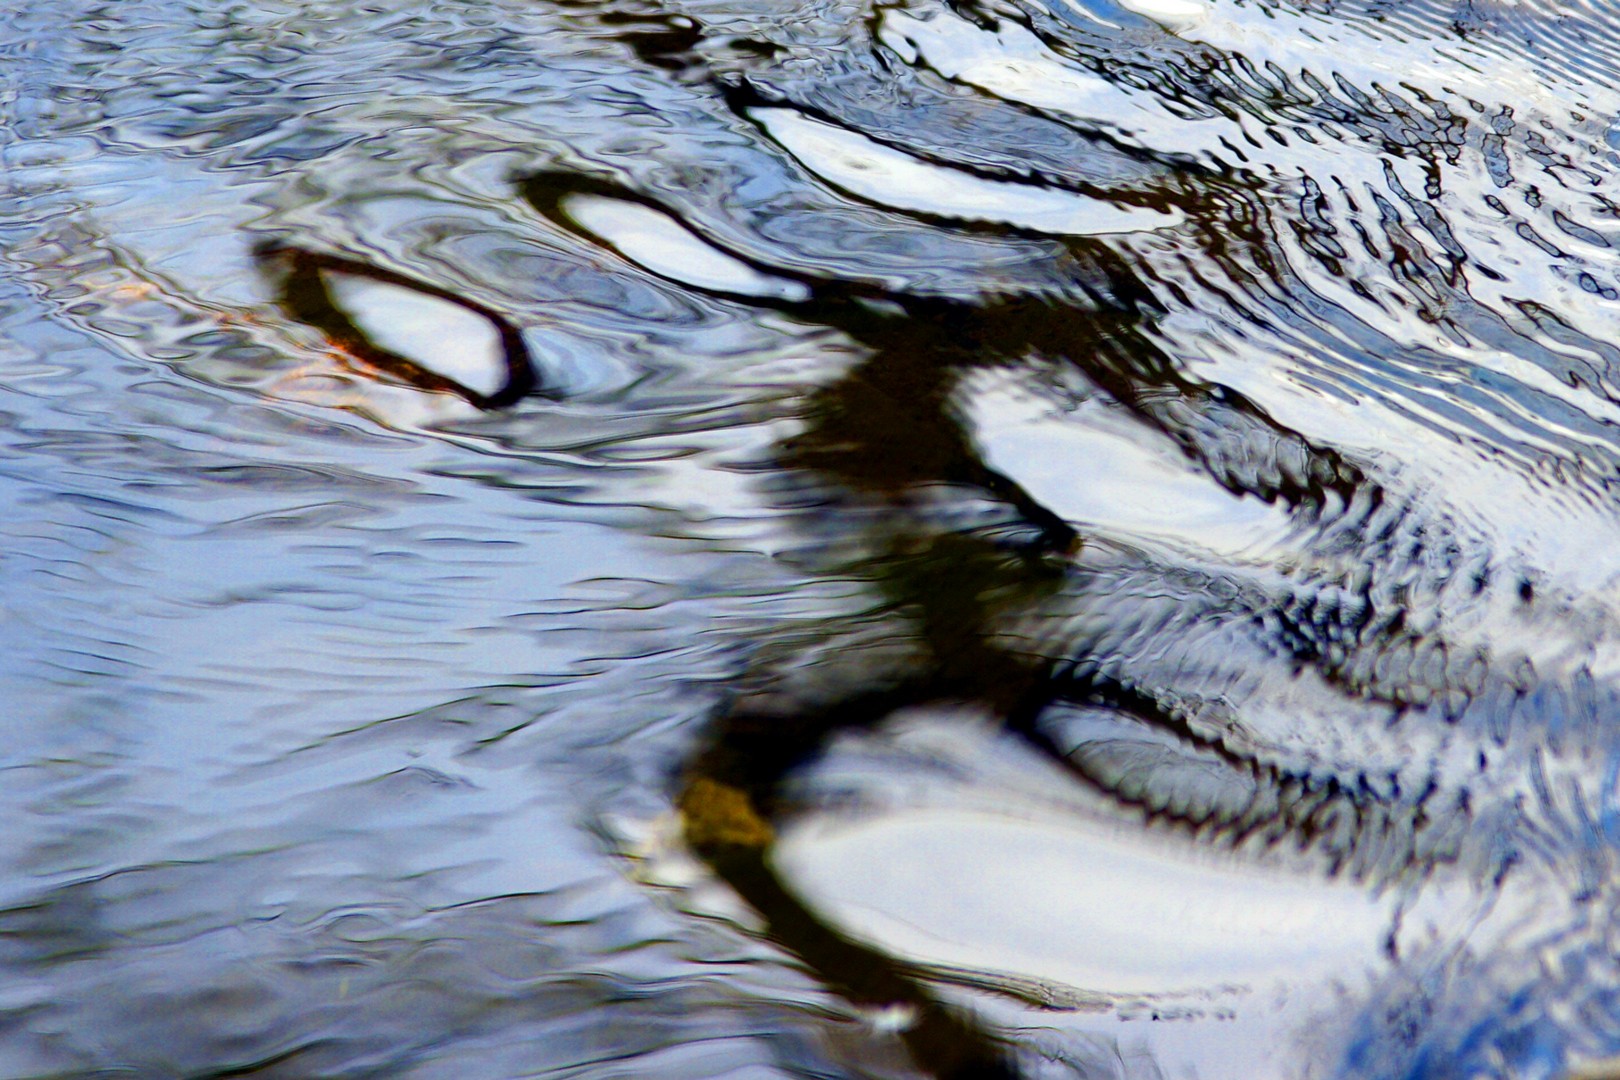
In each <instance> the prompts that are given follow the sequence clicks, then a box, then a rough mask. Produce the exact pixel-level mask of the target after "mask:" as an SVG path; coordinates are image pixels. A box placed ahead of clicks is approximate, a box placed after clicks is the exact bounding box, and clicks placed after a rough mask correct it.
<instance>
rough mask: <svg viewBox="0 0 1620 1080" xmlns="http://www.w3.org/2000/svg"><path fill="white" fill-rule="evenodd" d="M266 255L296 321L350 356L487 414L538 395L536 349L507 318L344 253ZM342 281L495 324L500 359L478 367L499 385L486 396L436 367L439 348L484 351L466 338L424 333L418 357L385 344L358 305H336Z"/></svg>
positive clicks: (268, 251) (271, 249) (280, 251)
mask: <svg viewBox="0 0 1620 1080" xmlns="http://www.w3.org/2000/svg"><path fill="white" fill-rule="evenodd" d="M259 256H260V258H261V259H262V260H263V262H264V264H265V266H266V268H267V269H269V270H270V271H272V272H274V273H277V274H278V276H279V277H280V300H281V304H282V306H283V307H284V308H286V310H287V313H288V314H289V315H291V316H292V317H293V318H295V319H299V320H300V321H302V322H305V323H308V324H309V325H310V326H313V327H314V328H316V329H317V330H320V331H321V332H322V333H323V334H325V335H326V336H327V337H328V339H330V340H331V342H332V343H333V344H334V345H336V346H337V347H338V348H340V349H342V350H343V351H344V352H345V353H347V354H348V355H350V356H352V357H354V358H355V359H357V360H359V361H361V362H362V363H365V364H369V365H370V366H371V367H373V368H376V369H377V370H378V371H381V372H384V373H386V374H389V375H391V376H393V377H395V378H398V379H402V380H404V381H405V382H407V383H409V384H410V385H412V386H416V387H419V388H421V389H423V390H427V391H430V392H434V393H448V394H455V395H456V396H457V397H460V398H463V399H464V400H466V401H467V402H469V403H470V404H472V405H476V406H477V407H478V408H480V409H499V408H504V407H505V406H507V405H510V404H512V403H513V402H515V401H518V400H520V399H522V398H523V397H524V396H526V395H528V394H529V393H532V392H533V391H534V390H535V389H536V378H535V369H534V362H533V360H532V359H531V358H530V356H529V350H528V346H526V345H525V344H524V343H523V334H522V333H521V332H520V331H519V330H518V328H517V327H515V326H513V325H512V324H511V323H510V322H509V321H507V319H506V318H505V317H503V316H502V315H500V314H499V313H498V312H495V311H491V310H490V309H489V308H487V307H484V306H483V305H482V304H478V303H475V302H474V301H472V300H469V299H467V298H466V297H464V296H457V295H455V294H454V293H451V292H449V291H447V290H445V289H441V288H438V287H436V286H433V285H429V284H427V283H426V282H422V281H415V280H413V279H411V278H408V277H406V276H405V275H403V274H397V273H394V272H393V271H391V270H385V269H383V268H382V267H379V266H372V265H370V264H367V263H362V262H359V261H357V260H354V259H348V258H344V257H342V256H338V255H324V254H320V253H317V252H313V251H302V250H299V249H297V248H292V247H286V246H281V245H267V246H264V247H261V248H260V249H259ZM342 278H352V279H355V280H356V281H358V282H362V283H364V282H375V283H378V284H381V285H387V286H395V287H397V288H400V289H404V290H406V291H407V292H408V293H412V294H415V295H417V296H419V297H422V298H427V299H432V300H439V301H443V302H445V303H447V304H451V305H453V306H454V307H455V308H459V309H461V310H463V311H466V312H468V313H469V314H471V315H475V316H477V317H478V318H480V319H483V320H484V321H486V322H487V323H489V324H490V326H491V327H492V328H493V330H494V332H495V335H496V349H497V351H498V353H499V355H498V356H490V357H482V358H479V357H475V358H474V362H475V364H479V365H480V366H483V367H486V368H490V369H492V370H493V371H494V373H495V375H496V377H495V378H494V379H493V380H492V382H493V385H492V387H491V388H490V389H488V390H480V389H477V388H475V387H473V386H469V385H468V384H467V383H465V382H462V381H461V380H459V379H456V378H454V377H452V376H450V375H447V374H445V373H443V372H441V371H439V370H436V369H435V368H434V366H433V365H434V363H435V362H440V363H442V362H443V361H444V360H445V359H446V358H444V357H434V356H432V355H431V354H432V353H433V352H434V351H435V350H439V351H441V352H442V351H450V350H462V349H470V348H476V344H475V343H472V344H469V343H468V342H467V341H466V340H465V335H463V336H462V337H460V338H458V337H455V336H453V335H445V336H444V337H443V338H442V339H433V338H430V337H428V336H427V335H422V336H421V337H420V338H419V339H418V340H416V341H415V342H413V343H412V344H413V345H415V346H416V347H417V348H419V349H420V350H421V352H420V353H419V354H418V355H417V356H415V357H412V356H407V355H404V354H403V353H402V352H401V351H396V350H395V349H389V348H385V347H383V346H382V345H379V344H378V343H377V342H376V340H375V336H374V334H372V333H368V332H367V331H366V330H363V329H361V327H360V325H359V321H360V320H361V318H362V316H361V315H360V314H359V313H358V312H357V311H356V310H354V308H353V307H352V306H351V305H346V304H344V303H342V302H341V301H338V300H336V299H334V297H333V294H332V286H333V283H334V280H337V279H342ZM362 303H363V300H362ZM377 317H378V318H380V319H384V320H386V319H389V318H391V317H394V314H393V313H390V312H387V311H384V312H382V313H380V314H379V315H378V316H377ZM404 347H405V346H403V345H402V346H400V347H399V348H401V349H402V348H404ZM423 354H427V355H423Z"/></svg>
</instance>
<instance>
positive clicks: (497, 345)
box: [320, 269, 508, 395]
mask: <svg viewBox="0 0 1620 1080" xmlns="http://www.w3.org/2000/svg"><path fill="white" fill-rule="evenodd" d="M320 275H321V283H322V284H323V285H325V286H326V291H327V293H328V294H329V295H330V296H331V297H332V302H333V303H334V304H336V305H337V307H338V309H339V310H341V311H342V312H343V314H344V315H345V316H347V317H348V319H349V321H350V322H352V323H354V325H355V327H356V328H357V329H358V330H359V331H360V332H361V333H362V334H364V335H365V336H366V337H367V338H368V339H369V340H370V341H371V343H372V344H373V345H376V346H377V347H379V348H382V349H386V350H388V351H389V352H391V353H394V354H395V355H398V356H403V357H404V358H405V359H407V360H410V361H411V362H412V363H415V364H419V365H421V366H422V367H424V368H426V369H427V370H429V371H432V372H434V373H435V374H438V375H442V376H444V377H445V378H447V379H453V380H455V381H456V382H458V383H460V384H461V385H462V386H465V387H467V388H468V389H470V390H473V391H475V392H477V393H480V394H485V395H489V394H495V393H497V392H498V391H500V390H501V388H502V387H504V386H505V385H506V381H507V375H508V372H507V365H506V348H505V346H504V345H503V344H502V342H501V335H500V332H499V331H498V330H497V329H496V328H495V324H494V323H492V322H490V321H489V320H488V319H486V318H485V317H484V316H482V315H480V314H478V313H477V312H475V311H472V310H470V309H468V308H465V307H462V306H461V305H460V304H457V303H455V302H453V301H450V300H445V299H442V298H440V297H437V296H429V295H428V294H426V293H423V292H418V291H417V290H416V289H412V288H408V287H407V286H404V285H394V284H390V283H388V282H385V281H377V280H375V279H374V278H368V277H363V276H361V275H359V274H345V273H343V272H341V271H337V270H325V269H323V270H321V271H320Z"/></svg>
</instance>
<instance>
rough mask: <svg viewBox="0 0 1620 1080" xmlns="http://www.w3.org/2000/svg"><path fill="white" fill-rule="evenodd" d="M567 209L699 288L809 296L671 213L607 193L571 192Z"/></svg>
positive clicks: (640, 259)
mask: <svg viewBox="0 0 1620 1080" xmlns="http://www.w3.org/2000/svg"><path fill="white" fill-rule="evenodd" d="M563 209H564V210H566V211H567V212H568V214H569V215H570V216H571V217H572V218H573V219H574V220H575V221H577V222H579V223H580V224H581V225H583V226H584V227H585V228H586V229H589V230H590V231H591V232H593V233H595V234H596V235H597V236H599V237H601V238H602V239H603V240H606V241H608V242H609V243H611V244H613V245H614V246H615V247H617V248H618V249H619V253H620V254H622V255H623V256H624V257H625V258H627V259H629V260H630V261H632V262H634V263H637V264H638V265H640V266H643V267H645V268H646V269H648V270H651V271H652V272H653V273H655V274H660V275H662V276H664V277H667V278H671V279H673V280H675V281H679V282H682V283H683V284H686V285H692V286H695V287H697V288H699V289H713V290H717V291H719V292H728V293H739V294H741V295H744V296H766V297H776V298H778V299H782V300H806V299H809V296H810V290H809V288H808V287H807V286H805V285H803V284H801V283H799V282H797V281H788V280H785V279H783V278H777V277H772V276H770V275H769V274H762V273H760V272H759V271H758V270H755V269H754V268H753V267H751V266H749V265H748V264H747V263H745V262H742V261H741V260H739V259H734V258H732V257H731V256H730V255H727V254H726V253H724V252H722V251H718V250H716V249H715V248H713V247H710V246H709V245H708V244H706V243H704V242H703V241H701V240H699V239H698V238H697V237H695V236H693V235H692V234H691V233H690V232H688V231H687V230H686V229H685V228H684V227H683V226H681V225H680V224H679V223H678V222H676V221H675V220H674V219H673V218H671V217H669V215H667V214H661V213H659V212H658V211H657V210H654V209H652V208H651V207H646V206H642V205H640V204H638V203H633V202H626V201H625V200H623V199H610V198H607V197H605V196H601V195H570V196H568V197H567V198H566V199H564V200H563Z"/></svg>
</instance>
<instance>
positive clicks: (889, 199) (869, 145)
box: [750, 109, 1181, 236]
mask: <svg viewBox="0 0 1620 1080" xmlns="http://www.w3.org/2000/svg"><path fill="white" fill-rule="evenodd" d="M750 115H751V116H753V118H754V119H755V120H757V121H759V122H760V124H762V125H763V126H764V127H765V130H766V131H768V132H769V133H770V135H771V137H772V138H774V139H775V140H776V141H777V142H779V143H781V144H782V146H783V147H785V148H786V149H787V151H788V152H789V153H791V154H792V155H793V156H794V157H796V158H797V159H798V160H799V161H800V163H802V164H803V165H804V166H805V168H807V169H809V170H810V171H811V172H813V173H815V174H816V175H817V176H819V177H821V178H822V179H823V180H826V181H828V182H829V183H832V184H835V185H837V186H838V187H840V188H842V189H844V190H845V191H847V192H850V193H851V194H853V195H857V196H859V197H861V198H863V199H870V200H871V201H872V202H875V203H880V204H882V205H884V206H891V207H894V208H896V209H899V210H914V211H920V212H922V213H926V214H936V215H938V216H940V217H947V218H957V219H960V220H966V221H993V222H1000V223H1003V224H1007V225H1012V226H1015V227H1018V228H1022V229H1030V230H1033V231H1035V232H1042V233H1049V234H1052V235H1056V236H1090V235H1098V234H1103V233H1121V232H1140V231H1143V230H1148V229H1162V228H1166V227H1168V226H1171V225H1175V224H1176V223H1178V222H1179V221H1180V220H1181V216H1180V214H1177V213H1174V212H1162V211H1158V210H1151V209H1147V208H1144V207H1134V206H1121V205H1117V204H1115V203H1111V202H1106V201H1104V200H1102V199H1092V198H1087V197H1086V196H1084V195H1078V194H1075V193H1074V192H1071V191H1062V190H1057V189H1053V188H1044V187H1038V186H1036V185H1034V184H1014V183H1008V182H1005V181H999V180H987V179H984V178H983V177H978V176H974V175H973V174H971V173H969V172H965V171H963V170H960V169H951V168H946V167H944V166H941V165H932V164H929V163H928V162H925V161H922V160H920V159H918V158H915V157H912V156H911V155H910V154H906V153H903V152H901V151H899V150H895V149H892V148H890V147H887V146H883V145H881V144H879V143H877V142H874V141H873V140H871V139H868V138H867V137H865V136H864V135H858V134H856V133H855V132H852V131H847V130H845V129H844V128H840V127H835V126H833V125H832V124H825V123H822V122H821V121H819V120H812V119H810V118H809V117H807V116H803V115H801V114H799V113H797V112H794V111H792V110H790V109H753V110H751V111H750Z"/></svg>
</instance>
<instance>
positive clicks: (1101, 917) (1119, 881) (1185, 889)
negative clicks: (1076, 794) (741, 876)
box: [775, 808, 1394, 994]
mask: <svg viewBox="0 0 1620 1080" xmlns="http://www.w3.org/2000/svg"><path fill="white" fill-rule="evenodd" d="M775 860H776V863H777V866H778V867H779V868H780V870H781V871H782V872H783V873H784V874H785V875H786V876H787V877H788V878H789V879H790V880H791V881H792V882H793V886H794V888H795V890H796V891H798V892H799V893H800V894H801V895H803V896H804V897H805V898H806V899H807V900H808V901H809V902H811V903H812V904H814V905H815V906H816V907H817V908H818V909H819V910H821V911H822V912H824V913H826V914H828V915H829V916H830V917H831V918H832V919H833V920H834V921H835V922H836V923H838V924H839V925H840V926H841V927H843V928H844V929H845V930H846V931H848V932H851V933H853V934H855V935H857V936H858V937H861V938H864V939H867V940H870V941H874V942H881V943H882V945H883V948H884V950H885V951H887V952H890V953H892V954H895V955H898V956H901V957H904V958H906V959H908V960H912V961H915V962H919V963H923V964H928V965H936V966H948V967H954V968H966V969H970V970H976V971H986V972H995V973H999V974H1008V975H1018V976H1028V977H1033V978H1037V979H1044V980H1056V981H1058V982H1061V983H1067V984H1069V985H1071V986H1074V987H1080V988H1084V989H1087V990H1095V991H1102V992H1106V993H1123V994H1132V993H1150V994H1156V993H1166V992H1174V991H1186V990H1195V989H1200V988H1205V989H1208V988H1216V987H1222V986H1231V985H1232V984H1233V983H1240V982H1247V983H1259V982H1266V983H1269V982H1271V981H1273V980H1286V981H1289V982H1294V981H1297V980H1299V979H1301V978H1305V979H1310V978H1312V977H1313V976H1314V977H1316V978H1331V977H1333V976H1334V975H1335V974H1340V973H1348V972H1351V971H1356V970H1365V969H1366V968H1367V967H1368V966H1370V965H1377V964H1380V963H1381V962H1382V961H1381V958H1380V949H1381V948H1382V945H1383V942H1384V940H1385V939H1386V937H1387V935H1388V934H1389V932H1390V928H1391V924H1392V920H1393V918H1394V902H1393V901H1392V900H1389V899H1387V898H1386V899H1382V900H1380V899H1377V898H1374V897H1372V896H1370V895H1369V894H1368V893H1366V892H1364V891H1363V890H1361V889H1359V888H1356V887H1354V886H1351V885H1344V884H1336V883H1332V882H1325V881H1311V880H1301V879H1296V878H1287V877H1281V876H1272V875H1269V874H1264V873H1260V872H1257V871H1256V870H1255V869H1254V868H1252V867H1250V868H1246V869H1244V870H1242V871H1241V872H1239V871H1237V870H1234V869H1229V868H1227V867H1224V866H1221V865H1217V864H1215V863H1214V862H1213V861H1207V860H1204V859H1200V858H1197V857H1195V856H1192V855H1191V853H1184V857H1181V858H1175V857H1173V856H1172V855H1171V854H1170V853H1168V852H1160V851H1158V850H1156V849H1155V848H1154V847H1153V846H1151V845H1148V844H1142V843H1140V842H1137V843H1127V842H1124V841H1122V840H1120V839H1117V838H1115V837H1114V836H1112V835H1110V834H1108V833H1107V832H1105V831H1103V830H1102V829H1099V828H1095V827H1090V828H1088V827H1086V826H1085V825H1084V824H1082V823H1073V824H1069V823H1059V822H1047V821H1026V820H1018V819H1016V818H1013V817H1003V816H998V815H994V814H990V813H986V812H982V811H973V810H956V809H938V808H935V809H908V810H902V811H899V812H896V813H891V814H886V815H883V816H880V817H876V818H870V819H863V820H858V821H854V822H845V823H841V824H836V825H827V824H824V823H823V824H820V825H815V824H804V825H797V826H794V827H792V828H791V829H789V830H788V831H787V832H786V833H785V834H784V835H783V836H782V838H781V841H780V843H779V845H778V847H777V849H776V852H775Z"/></svg>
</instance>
